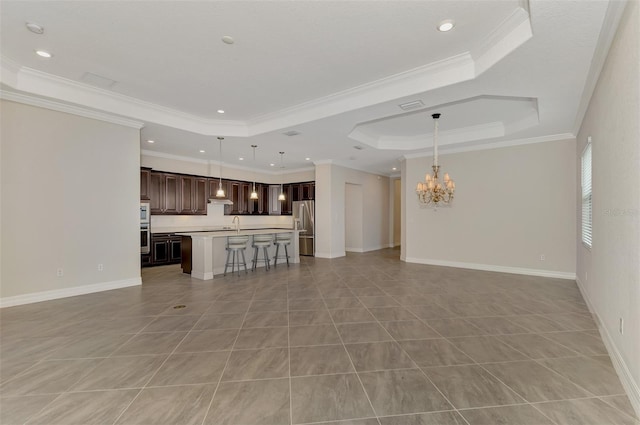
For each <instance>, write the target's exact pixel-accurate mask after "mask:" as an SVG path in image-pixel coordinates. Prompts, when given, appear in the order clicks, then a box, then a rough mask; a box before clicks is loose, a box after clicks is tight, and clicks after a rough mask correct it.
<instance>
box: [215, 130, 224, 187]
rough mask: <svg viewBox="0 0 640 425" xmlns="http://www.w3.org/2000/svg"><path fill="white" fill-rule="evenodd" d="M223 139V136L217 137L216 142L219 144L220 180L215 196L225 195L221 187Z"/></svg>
mask: <svg viewBox="0 0 640 425" xmlns="http://www.w3.org/2000/svg"><path fill="white" fill-rule="evenodd" d="M223 140H224V137H218V142H219V144H220V181H219V182H218V190H217V192H216V198H224V197H225V193H224V189H223V188H222V141H223Z"/></svg>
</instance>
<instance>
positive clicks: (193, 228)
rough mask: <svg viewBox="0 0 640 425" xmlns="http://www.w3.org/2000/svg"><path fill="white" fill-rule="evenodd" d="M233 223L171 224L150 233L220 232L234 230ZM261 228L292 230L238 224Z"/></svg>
mask: <svg viewBox="0 0 640 425" xmlns="http://www.w3.org/2000/svg"><path fill="white" fill-rule="evenodd" d="M235 229H236V227H235V225H229V224H227V225H220V226H181V227H177V226H173V227H153V226H152V227H151V233H193V232H220V231H223V230H229V231H233V232H235ZM256 229H258V230H261V229H285V230H292V229H291V227H289V226H284V225H278V224H274V225H271V226H269V225H260V224H257V225H250V224H249V225H245V226H240V230H241V231H242V230H256Z"/></svg>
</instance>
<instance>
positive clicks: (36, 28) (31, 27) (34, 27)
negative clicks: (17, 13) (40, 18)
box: [25, 22, 44, 34]
mask: <svg viewBox="0 0 640 425" xmlns="http://www.w3.org/2000/svg"><path fill="white" fill-rule="evenodd" d="M25 25H26V26H27V29H28V30H29V31H31V32H32V33H34V34H43V33H44V28H42V27H41V26H40V25H38V24H34V23H33V22H27V23H26V24H25Z"/></svg>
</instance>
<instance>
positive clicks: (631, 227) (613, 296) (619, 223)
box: [574, 1, 640, 414]
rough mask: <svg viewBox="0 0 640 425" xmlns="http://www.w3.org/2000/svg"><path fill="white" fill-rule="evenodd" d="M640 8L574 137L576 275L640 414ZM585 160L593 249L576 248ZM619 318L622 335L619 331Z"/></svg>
mask: <svg viewBox="0 0 640 425" xmlns="http://www.w3.org/2000/svg"><path fill="white" fill-rule="evenodd" d="M639 9H640V7H639V5H638V2H637V1H633V2H629V4H628V6H627V9H626V11H625V15H624V16H623V18H622V21H621V23H620V26H619V27H618V32H617V34H616V37H615V39H614V41H613V44H612V46H611V48H610V50H609V54H608V57H607V60H606V62H605V64H604V68H603V69H602V72H601V74H600V77H599V80H598V84H597V86H596V89H595V91H594V93H593V96H592V98H591V102H590V104H589V108H588V110H587V113H586V115H585V118H584V120H583V122H582V126H581V127H580V131H579V133H578V145H577V147H576V151H575V152H574V161H576V163H577V164H578V171H577V173H576V176H577V180H578V184H577V186H576V187H577V188H578V196H576V205H577V215H576V217H577V226H576V228H577V234H578V237H577V250H578V256H577V259H578V261H577V275H578V282H579V284H580V287H581V289H582V290H583V294H584V295H585V298H587V299H588V302H589V304H590V307H591V308H592V309H593V311H594V313H596V314H597V315H598V317H599V319H600V321H601V324H602V328H601V334H602V335H603V337H604V339H605V341H606V342H608V343H609V348H610V354H611V355H612V358H613V360H614V364H616V366H618V367H617V369H618V373H619V374H620V375H621V377H622V381H623V383H624V384H625V386H626V389H627V392H628V393H629V396H630V399H631V401H632V403H634V405H635V408H636V411H637V412H638V413H639V414H640V389H639V388H640V189H639V187H640V185H639V183H640V124H639V122H640V118H639V117H640V107H639V106H638V99H639V98H640V83H639V81H638V78H639V77H638V76H639V75H640V69H639V66H638V63H639V61H640V57H639V54H638V52H639V51H640V29H639V28H640V26H639V24H638V22H640V10H639ZM589 136H591V137H592V149H593V150H592V154H593V204H592V208H593V244H592V249H591V250H589V249H587V248H586V247H585V246H583V245H582V242H581V235H580V226H581V200H580V177H579V167H580V165H579V164H580V157H581V153H582V150H583V149H584V146H585V143H586V140H587V137H589ZM620 318H623V319H624V334H621V333H620V331H619V321H620Z"/></svg>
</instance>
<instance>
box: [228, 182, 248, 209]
mask: <svg viewBox="0 0 640 425" xmlns="http://www.w3.org/2000/svg"><path fill="white" fill-rule="evenodd" d="M228 188H229V195H228V197H229V199H230V200H231V202H233V205H231V206H230V207H231V211H230V212H229V214H230V215H237V214H243V212H242V211H244V210H245V209H246V208H245V204H244V201H245V199H244V197H243V196H242V183H240V182H234V181H232V182H229V184H228Z"/></svg>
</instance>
